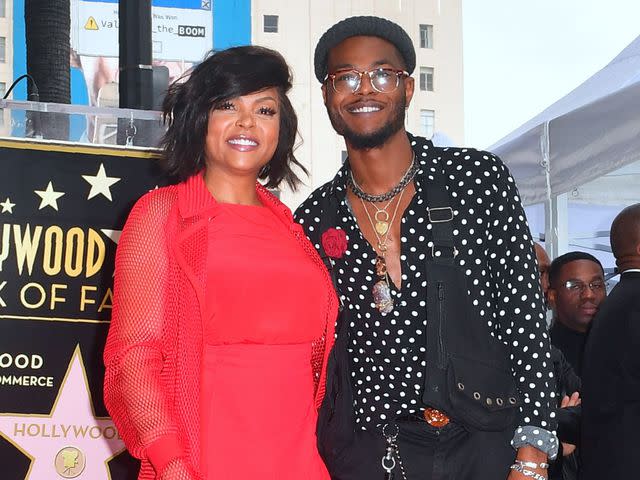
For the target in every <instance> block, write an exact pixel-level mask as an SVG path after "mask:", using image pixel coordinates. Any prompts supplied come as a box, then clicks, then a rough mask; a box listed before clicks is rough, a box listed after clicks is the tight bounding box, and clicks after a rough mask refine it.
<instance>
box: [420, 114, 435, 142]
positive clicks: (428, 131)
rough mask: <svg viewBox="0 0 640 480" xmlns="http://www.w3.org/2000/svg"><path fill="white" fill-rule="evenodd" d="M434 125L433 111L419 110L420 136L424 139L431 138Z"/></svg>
mask: <svg viewBox="0 0 640 480" xmlns="http://www.w3.org/2000/svg"><path fill="white" fill-rule="evenodd" d="M435 123H436V112H434V111H433V110H420V129H421V130H422V132H421V133H422V135H423V136H424V137H426V138H431V137H433V131H434V128H435Z"/></svg>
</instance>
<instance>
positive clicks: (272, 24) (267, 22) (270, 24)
mask: <svg viewBox="0 0 640 480" xmlns="http://www.w3.org/2000/svg"><path fill="white" fill-rule="evenodd" d="M264 31H265V33H278V15H265V16H264Z"/></svg>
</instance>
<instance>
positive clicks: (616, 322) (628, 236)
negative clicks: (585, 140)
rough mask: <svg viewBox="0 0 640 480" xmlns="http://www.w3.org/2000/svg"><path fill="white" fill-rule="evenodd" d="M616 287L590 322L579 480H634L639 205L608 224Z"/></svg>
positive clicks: (639, 424)
mask: <svg viewBox="0 0 640 480" xmlns="http://www.w3.org/2000/svg"><path fill="white" fill-rule="evenodd" d="M610 239H611V251H612V253H613V255H614V257H615V258H616V266H617V269H618V271H619V272H620V282H619V283H618V284H617V285H616V286H615V287H614V288H613V290H612V291H611V293H610V294H609V296H608V297H607V299H606V301H605V302H604V304H603V305H602V307H601V308H600V311H599V312H598V314H597V315H596V317H595V318H594V319H593V325H592V326H591V331H590V332H589V338H588V340H587V345H586V347H585V354H584V368H583V372H582V385H583V388H582V396H583V404H582V436H581V438H582V443H581V458H582V470H581V476H580V478H581V480H599V479H603V478H606V479H607V480H623V479H625V480H626V479H631V478H638V471H639V470H638V454H639V453H640V203H636V204H634V205H631V206H629V207H627V208H625V209H624V210H622V211H621V212H620V213H619V214H618V216H616V218H615V219H614V220H613V224H612V225H611V233H610Z"/></svg>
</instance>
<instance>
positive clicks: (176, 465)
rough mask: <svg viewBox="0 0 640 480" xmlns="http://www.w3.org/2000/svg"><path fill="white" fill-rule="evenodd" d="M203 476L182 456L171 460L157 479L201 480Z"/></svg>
mask: <svg viewBox="0 0 640 480" xmlns="http://www.w3.org/2000/svg"><path fill="white" fill-rule="evenodd" d="M201 479H202V477H201V476H200V475H198V474H197V473H196V472H195V471H194V469H193V468H192V467H191V465H190V464H189V462H188V461H187V460H186V459H184V458H182V457H179V458H175V459H173V460H171V461H170V462H169V463H168V464H167V466H166V467H165V468H164V469H163V470H162V472H160V475H158V478H157V480H201Z"/></svg>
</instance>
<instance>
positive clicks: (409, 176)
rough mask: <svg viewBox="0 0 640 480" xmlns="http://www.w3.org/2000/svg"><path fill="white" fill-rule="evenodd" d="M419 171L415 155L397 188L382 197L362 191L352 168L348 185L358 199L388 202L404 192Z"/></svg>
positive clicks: (381, 195)
mask: <svg viewBox="0 0 640 480" xmlns="http://www.w3.org/2000/svg"><path fill="white" fill-rule="evenodd" d="M419 169H420V164H419V163H418V162H416V154H415V153H414V154H413V159H412V160H411V165H409V168H408V169H407V171H406V172H405V173H404V175H403V176H402V178H401V179H400V182H399V183H398V184H397V185H396V186H395V187H393V188H392V189H391V190H389V191H388V192H386V193H382V194H380V195H371V194H369V193H367V192H365V191H364V190H362V187H360V185H358V182H356V180H355V178H353V170H351V167H349V176H348V177H347V185H349V187H350V188H351V190H352V191H353V193H354V194H355V196H356V197H358V198H361V199H362V200H366V201H367V202H371V203H379V202H387V201H389V200H391V199H392V198H393V197H395V196H396V195H398V194H399V193H400V192H401V191H402V190H404V188H405V187H406V186H407V185H409V182H410V181H411V180H413V177H415V175H416V173H418V170H419Z"/></svg>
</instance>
